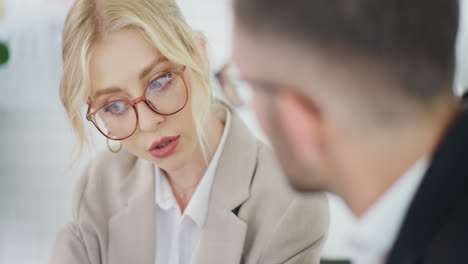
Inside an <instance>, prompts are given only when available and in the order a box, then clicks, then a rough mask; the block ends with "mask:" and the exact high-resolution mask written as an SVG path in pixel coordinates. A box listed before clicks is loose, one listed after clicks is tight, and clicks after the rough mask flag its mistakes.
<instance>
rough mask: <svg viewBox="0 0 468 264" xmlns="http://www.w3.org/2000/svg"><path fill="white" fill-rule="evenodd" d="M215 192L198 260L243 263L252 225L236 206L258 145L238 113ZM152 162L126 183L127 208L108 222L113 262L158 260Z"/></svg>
mask: <svg viewBox="0 0 468 264" xmlns="http://www.w3.org/2000/svg"><path fill="white" fill-rule="evenodd" d="M231 121H232V122H231V127H230V130H229V131H228V135H227V139H226V143H225V146H224V149H223V151H222V153H221V157H220V160H219V164H218V166H217V169H216V175H215V179H214V182H213V187H212V190H211V195H210V196H211V197H210V202H209V206H208V215H207V218H206V222H205V225H204V228H203V236H202V239H201V241H200V246H199V249H198V252H197V254H198V256H197V262H196V263H203V264H211V263H212V264H218V263H224V262H225V261H226V259H229V260H232V262H233V263H240V262H241V256H242V251H243V246H244V240H245V235H246V231H247V225H246V223H245V222H243V221H242V220H241V219H239V218H238V217H237V215H236V214H235V213H233V210H237V209H238V208H239V207H240V205H242V203H243V202H244V201H246V200H247V199H248V197H249V191H250V183H251V181H252V178H253V174H254V171H255V166H256V160H257V151H258V143H257V139H256V138H255V137H254V136H253V135H252V134H251V133H250V132H249V130H248V128H247V127H245V125H244V124H243V122H242V121H241V120H240V118H239V117H238V116H237V115H236V114H235V113H234V112H233V114H232V120H231ZM154 178H155V177H154V173H153V165H152V164H151V163H150V162H148V161H144V160H141V159H138V160H137V161H136V164H135V167H134V169H133V170H132V172H131V173H130V175H129V177H128V179H129V180H128V182H126V183H125V184H124V185H123V186H122V190H123V192H125V193H129V194H130V195H128V198H127V200H128V202H127V206H126V207H124V208H123V209H121V210H120V211H119V212H117V214H116V215H114V216H113V217H112V218H111V219H110V221H109V245H108V263H112V264H127V263H144V264H150V263H151V264H152V263H154V259H155V248H156V247H155V235H156V230H155V229H156V225H155V221H156V217H157V216H155V214H156V209H155V200H154V197H155V195H154V192H155V189H154V186H155V185H154V180H155V179H154Z"/></svg>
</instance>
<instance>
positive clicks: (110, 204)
mask: <svg viewBox="0 0 468 264" xmlns="http://www.w3.org/2000/svg"><path fill="white" fill-rule="evenodd" d="M137 163H138V159H137V158H136V157H135V156H134V155H132V154H130V153H128V152H121V153H115V154H114V153H109V152H100V153H98V154H97V155H96V157H95V158H94V159H92V160H91V161H90V162H89V163H88V165H87V167H86V168H85V169H84V171H83V172H82V173H81V175H80V177H79V178H78V180H77V183H76V185H75V190H74V194H73V205H72V208H73V217H74V218H75V219H77V220H78V219H80V218H82V217H84V216H83V214H89V213H90V212H91V211H92V212H95V213H97V212H100V213H102V214H108V215H111V214H112V211H113V210H114V209H115V208H116V207H118V206H119V203H120V202H121V201H120V200H121V199H119V197H118V196H119V191H120V189H121V186H122V184H123V183H124V182H125V181H128V178H129V175H130V174H131V172H132V170H134V169H135V168H136V166H137Z"/></svg>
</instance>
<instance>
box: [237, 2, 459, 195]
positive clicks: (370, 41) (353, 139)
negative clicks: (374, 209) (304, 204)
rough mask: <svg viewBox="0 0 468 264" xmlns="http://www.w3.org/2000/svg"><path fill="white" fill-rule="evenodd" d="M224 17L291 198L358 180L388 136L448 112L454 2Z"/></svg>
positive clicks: (329, 5) (252, 10)
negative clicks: (292, 190)
mask: <svg viewBox="0 0 468 264" xmlns="http://www.w3.org/2000/svg"><path fill="white" fill-rule="evenodd" d="M234 9H235V27H234V45H233V48H234V61H235V63H236V64H237V66H238V67H239V68H240V70H241V72H242V75H243V77H244V78H245V79H246V80H247V81H248V82H250V83H251V84H252V86H253V88H254V91H255V93H254V98H255V106H256V110H257V113H258V118H259V121H260V123H261V124H262V127H263V128H264V129H265V131H266V133H267V135H268V136H269V138H270V140H271V141H272V144H273V146H274V148H275V150H276V153H277V155H278V157H279V160H280V161H281V163H282V165H283V168H284V170H285V172H286V174H287V175H288V176H289V178H290V180H291V183H292V184H293V186H294V187H296V188H297V189H299V190H306V191H308V190H322V189H327V190H330V189H333V188H334V187H333V186H334V185H335V182H336V181H340V180H341V178H342V177H346V175H349V174H352V173H355V174H356V173H359V172H362V171H365V168H364V167H363V166H366V165H365V162H364V161H365V160H366V158H368V157H372V155H382V156H384V154H385V151H386V147H388V146H389V143H390V142H389V140H388V139H389V136H391V135H392V134H398V133H399V134H404V133H405V132H403V131H405V127H411V126H417V125H418V124H420V123H424V122H426V121H429V120H430V119H431V116H434V115H437V113H440V112H441V111H442V112H443V111H444V110H443V108H444V102H452V99H453V95H452V89H451V88H452V80H453V75H454V54H455V51H454V50H455V41H456V34H457V25H458V14H459V11H458V1H457V0H447V1H439V0H424V1H423V0H413V1H408V0H388V1H374V0H355V1H349V0H315V1H309V0H293V1H284V0H273V1H272V0H235V2H234ZM390 138H391V137H390ZM396 144H397V143H396ZM380 150H382V153H380V152H379V151H380ZM388 153H390V151H389V152H388ZM388 153H386V154H388Z"/></svg>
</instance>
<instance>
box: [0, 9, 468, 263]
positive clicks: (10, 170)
mask: <svg viewBox="0 0 468 264" xmlns="http://www.w3.org/2000/svg"><path fill="white" fill-rule="evenodd" d="M0 1H2V0H0ZM3 2H4V6H5V15H6V16H5V17H4V18H3V19H0V42H4V43H7V45H8V47H9V50H10V60H9V62H8V63H7V64H5V65H0V93H1V95H2V96H1V99H0V151H1V152H0V263H5V264H10V263H11V264H16V263H21V264H23V263H24V264H29V263H46V262H47V257H48V255H49V253H50V250H51V247H52V245H53V242H54V239H55V234H56V232H57V231H58V230H59V229H60V228H61V227H63V226H64V225H65V224H66V223H67V222H69V221H70V219H71V194H72V190H73V185H74V182H75V180H76V177H77V176H78V175H79V172H80V170H81V168H82V167H83V166H84V164H86V163H87V161H88V160H89V159H90V158H91V157H92V156H93V154H94V153H95V152H96V151H98V150H99V149H102V148H104V147H105V141H104V139H103V138H102V137H100V136H99V135H97V134H96V133H95V132H94V130H92V127H91V126H89V128H91V133H93V137H94V140H95V143H96V145H97V147H96V148H94V149H90V150H88V151H87V152H86V153H85V154H84V156H83V158H82V159H81V160H80V161H79V162H78V164H77V165H76V166H75V167H73V168H72V169H71V170H69V169H67V164H68V163H69V161H70V158H71V153H72V149H73V142H74V135H73V132H72V130H71V127H70V125H69V123H68V120H67V118H66V114H65V112H64V110H63V107H62V105H61V103H60V101H59V95H58V85H59V79H60V73H61V57H60V56H61V55H60V49H61V48H60V47H61V43H60V37H61V30H62V25H63V21H64V19H65V16H66V12H67V10H68V8H69V6H70V2H71V1H70V0H3ZM178 2H179V4H180V5H181V8H182V9H183V12H184V14H185V16H186V18H187V20H188V21H189V23H190V24H191V25H192V26H193V27H194V28H195V29H199V30H201V31H202V32H203V33H205V34H206V36H207V37H208V40H209V43H210V45H209V50H210V54H211V59H212V69H213V70H216V69H218V68H219V67H220V66H221V65H222V64H223V63H224V62H225V61H227V60H228V59H229V52H230V47H231V45H230V33H231V26H232V15H231V13H230V0H198V1H194V0H178ZM463 3H464V5H465V6H466V1H463ZM467 7H468V6H467ZM465 9H467V8H466V7H463V10H465ZM467 11H468V10H467ZM462 19H463V22H462V24H463V25H468V24H467V23H468V21H465V20H468V19H466V18H465V16H463V17H462ZM465 31H466V30H465V29H464V26H462V28H461V31H460V37H459V47H458V72H457V76H456V79H457V82H456V83H457V85H456V90H457V92H459V93H460V92H461V91H463V90H464V87H465V86H466V85H467V84H468V79H467V78H468V74H464V72H466V71H468V67H467V66H468V65H465V64H466V63H465V61H467V60H468V49H466V48H464V47H468V36H466V34H467V33H466V32H465ZM242 116H243V117H244V119H245V120H246V122H247V123H248V124H249V127H250V128H252V130H253V131H254V133H255V134H257V135H258V136H259V137H262V138H264V137H263V135H262V133H261V131H260V129H259V127H258V125H257V124H256V123H255V119H254V117H253V115H252V113H250V112H243V113H242ZM330 201H331V218H332V222H331V228H330V236H329V239H328V242H327V244H326V246H325V249H324V256H326V257H346V256H347V250H348V248H347V240H346V239H347V237H348V236H349V235H350V234H351V233H352V232H353V229H352V227H353V225H354V220H353V218H352V217H351V215H350V213H349V211H348V210H347V209H346V208H345V207H344V205H343V204H342V202H341V201H340V200H339V199H337V198H335V197H333V196H330ZM311 224H313V223H311Z"/></svg>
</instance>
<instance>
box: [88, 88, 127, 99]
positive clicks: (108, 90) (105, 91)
mask: <svg viewBox="0 0 468 264" xmlns="http://www.w3.org/2000/svg"><path fill="white" fill-rule="evenodd" d="M120 91H122V89H120V88H118V87H109V88H106V89H102V90H100V91H97V92H96V94H95V95H94V96H93V97H94V100H96V101H97V99H98V98H99V97H101V96H103V95H105V94H112V93H118V92H120Z"/></svg>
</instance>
